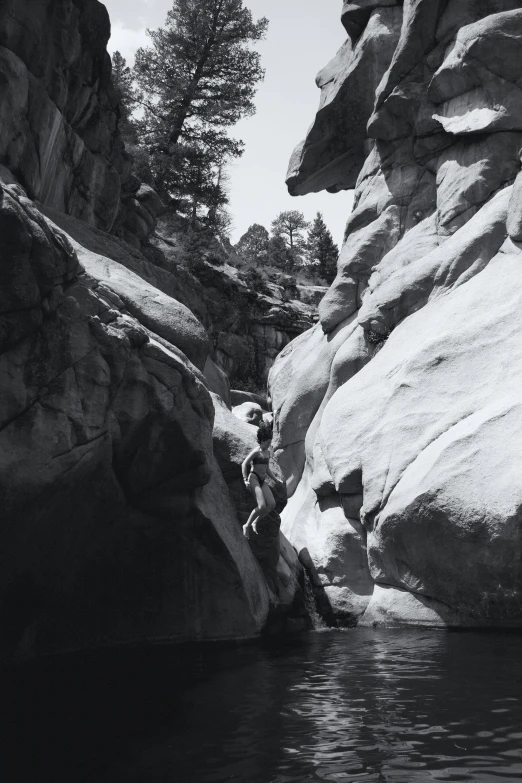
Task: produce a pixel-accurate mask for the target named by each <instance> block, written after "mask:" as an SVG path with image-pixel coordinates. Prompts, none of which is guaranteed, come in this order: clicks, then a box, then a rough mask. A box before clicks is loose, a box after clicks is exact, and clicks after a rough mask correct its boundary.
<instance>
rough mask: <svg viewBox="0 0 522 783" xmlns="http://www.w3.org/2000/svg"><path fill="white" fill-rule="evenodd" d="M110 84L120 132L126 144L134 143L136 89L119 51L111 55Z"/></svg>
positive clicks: (136, 139) (135, 136)
mask: <svg viewBox="0 0 522 783" xmlns="http://www.w3.org/2000/svg"><path fill="white" fill-rule="evenodd" d="M112 84H113V87H114V90H115V92H116V95H117V97H118V102H119V108H120V120H119V129H120V132H121V134H122V136H123V139H124V141H125V144H126V146H129V145H136V144H137V143H138V132H137V127H136V122H135V121H134V120H133V119H132V113H133V111H134V108H135V105H136V90H135V89H134V84H133V78H132V71H131V69H130V68H129V67H128V66H127V61H126V60H125V58H124V57H122V55H121V54H120V52H114V54H113V55H112Z"/></svg>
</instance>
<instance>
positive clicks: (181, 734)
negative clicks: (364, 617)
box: [2, 630, 522, 783]
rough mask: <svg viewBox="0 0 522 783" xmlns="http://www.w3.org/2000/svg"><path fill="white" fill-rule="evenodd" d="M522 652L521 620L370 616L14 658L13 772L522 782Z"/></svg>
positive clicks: (197, 781) (10, 686) (133, 780)
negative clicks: (32, 662) (251, 641)
mask: <svg viewBox="0 0 522 783" xmlns="http://www.w3.org/2000/svg"><path fill="white" fill-rule="evenodd" d="M521 651H522V636H520V635H516V634H509V633H474V632H473V633H445V632H409V631H400V632H398V631H374V630H368V631H365V630H354V631H346V632H323V633H313V634H309V635H306V636H304V637H300V638H296V639H293V640H292V641H287V642H285V643H284V644H283V643H281V642H272V643H271V644H270V645H263V646H261V645H256V646H254V645H252V646H248V645H247V646H242V647H241V646H240V647H232V648H231V647H221V646H210V647H205V648H199V649H189V650H185V651H183V652H181V653H180V652H179V651H178V652H173V651H172V650H171V649H168V648H163V649H161V650H155V651H154V650H149V651H148V652H145V651H142V652H139V653H138V652H133V653H125V654H124V653H118V654H114V655H113V656H112V659H111V660H107V658H106V657H105V658H103V659H101V658H100V659H98V660H96V659H90V660H83V661H79V660H76V661H68V662H65V661H61V662H60V663H56V662H54V663H46V664H43V665H40V667H39V669H38V670H36V669H32V668H31V669H22V670H19V671H18V672H16V673H15V674H13V672H9V673H8V682H7V683H6V682H5V681H4V683H3V688H2V692H3V699H2V701H3V705H2V712H3V713H4V715H5V714H6V710H7V711H9V712H10V714H11V716H12V718H11V723H10V727H9V729H8V731H7V734H4V740H5V747H4V750H3V751H2V759H3V761H2V765H4V764H5V769H6V770H7V769H8V765H10V764H14V765H15V766H14V767H11V769H13V768H15V769H16V770H17V772H16V776H13V773H11V774H10V775H7V776H6V774H5V772H4V773H3V774H2V779H3V780H4V781H5V780H15V779H17V780H18V779H19V780H34V781H43V780H53V781H58V780H67V781H70V783H73V782H74V783H75V782H76V781H89V783H91V782H92V783H221V781H240V782H242V783H243V782H245V783H296V782H298V781H299V782H300V783H301V782H302V783H308V782H309V781H310V783H311V781H335V782H336V783H339V782H341V781H365V783H369V782H370V781H371V782H372V783H373V782H374V781H375V783H389V782H390V781H394V783H395V782H397V783H410V781H412V782H414V783H417V782H419V783H420V782H422V783H423V782H424V781H437V780H444V781H448V780H451V781H461V780H462V781H464V780H467V781H477V782H480V783H488V782H489V781H500V780H506V779H511V780H516V781H522V666H521V664H522V656H521ZM6 697H7V700H6Z"/></svg>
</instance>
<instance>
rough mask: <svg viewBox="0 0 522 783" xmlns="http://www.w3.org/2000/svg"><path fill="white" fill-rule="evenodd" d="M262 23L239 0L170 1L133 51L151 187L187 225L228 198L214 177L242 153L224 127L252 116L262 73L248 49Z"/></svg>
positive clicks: (263, 26)
mask: <svg viewBox="0 0 522 783" xmlns="http://www.w3.org/2000/svg"><path fill="white" fill-rule="evenodd" d="M267 25H268V22H267V20H266V19H264V18H263V19H260V20H259V21H257V22H256V21H254V20H253V18H252V14H251V12H250V11H249V10H248V9H247V8H245V7H244V6H243V0H174V3H173V7H172V10H171V11H169V13H168V15H167V21H166V24H165V27H163V28H160V29H158V30H155V31H148V34H149V36H150V38H151V42H152V45H151V46H150V47H148V48H145V49H139V50H138V52H137V55H136V65H135V71H134V73H135V77H136V80H137V82H138V84H139V88H140V91H141V97H140V100H141V105H142V107H143V111H144V115H143V119H142V121H141V132H142V137H143V139H144V141H145V143H146V145H147V147H148V149H149V150H150V158H151V163H152V168H153V172H154V176H155V184H156V187H157V188H158V190H159V192H160V193H161V195H162V196H164V198H166V199H167V200H169V199H171V201H172V204H173V205H174V206H175V207H177V208H178V209H179V210H180V211H182V212H185V214H187V215H189V216H190V222H191V223H192V225H194V224H195V222H196V221H197V220H198V219H200V218H201V216H202V215H206V216H207V217H208V216H210V219H211V218H212V215H215V214H217V211H218V210H219V208H221V207H222V205H223V203H226V201H227V198H226V192H225V190H224V188H223V187H222V180H221V175H222V173H223V171H224V168H225V166H226V164H227V162H229V161H230V160H231V159H233V158H237V157H240V156H241V154H242V152H243V144H242V142H240V141H237V140H235V139H232V138H230V137H229V136H228V129H229V128H230V127H231V126H233V125H234V124H235V123H236V122H237V121H238V120H239V119H241V118H242V117H245V116H248V115H252V114H254V111H255V107H254V103H253V99H254V96H255V92H256V88H257V85H258V83H259V81H260V80H261V79H262V78H263V76H264V71H263V69H262V68H261V64H260V55H259V54H258V53H257V52H255V51H252V49H251V48H250V47H251V44H252V43H255V42H256V41H259V40H260V39H261V38H263V37H264V35H265V32H266V28H267Z"/></svg>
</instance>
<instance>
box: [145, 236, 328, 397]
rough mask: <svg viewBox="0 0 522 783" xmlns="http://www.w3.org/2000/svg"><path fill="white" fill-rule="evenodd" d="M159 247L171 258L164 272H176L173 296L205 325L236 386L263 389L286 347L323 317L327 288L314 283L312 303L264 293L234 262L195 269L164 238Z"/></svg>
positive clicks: (221, 364)
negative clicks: (254, 287) (321, 307)
mask: <svg viewBox="0 0 522 783" xmlns="http://www.w3.org/2000/svg"><path fill="white" fill-rule="evenodd" d="M158 247H159V248H160V249H161V251H163V253H164V257H165V260H164V261H162V262H161V264H162V267H163V269H164V270H165V271H164V272H163V271H162V272H160V274H162V275H166V276H170V280H171V286H170V287H171V292H172V295H173V296H175V297H176V298H177V299H179V301H181V302H183V303H184V304H185V305H186V306H187V307H188V308H190V310H192V312H193V313H194V314H195V315H196V316H197V318H198V319H199V320H200V321H201V323H202V324H204V326H205V328H206V329H207V331H208V333H209V335H210V338H211V341H212V346H213V349H214V360H215V362H216V363H217V364H218V365H219V367H220V368H221V370H222V371H223V372H224V373H225V374H226V375H227V376H228V378H229V379H230V383H231V384H232V386H233V387H234V386H239V385H240V386H241V387H242V388H246V389H257V390H258V391H263V390H264V389H265V388H266V382H267V380H268V375H269V372H270V370H271V368H272V366H273V364H274V361H275V359H276V357H277V356H278V355H279V353H280V352H281V350H282V349H283V348H284V347H285V346H286V345H288V343H290V342H291V341H292V340H293V339H294V338H295V337H296V336H297V335H299V334H302V332H304V331H306V330H307V329H309V328H310V327H311V326H312V324H313V323H314V319H316V318H317V304H318V300H319V301H320V295H321V294H324V289H323V288H322V287H320V286H317V287H315V288H312V287H311V286H310V288H311V289H312V296H311V298H312V301H310V302H307V301H297V300H293V301H290V302H283V301H281V299H280V298H279V299H277V298H276V297H275V296H274V295H273V293H272V292H270V291H269V292H268V293H267V294H264V293H263V294H261V293H259V292H258V291H255V290H252V289H251V288H248V287H247V285H246V284H245V283H244V282H242V281H241V280H240V279H239V278H238V277H237V271H236V269H235V268H234V267H232V266H230V265H228V264H225V265H222V266H216V265H215V264H212V263H209V262H206V261H203V260H201V261H199V262H198V264H197V266H196V268H192V269H190V268H187V266H186V265H184V264H183V263H179V261H178V259H177V254H176V252H175V251H174V252H173V251H172V249H171V248H170V247H169V245H168V243H166V242H164V241H161V240H160V241H159V242H158ZM273 288H277V287H276V286H273ZM302 290H307V287H305V286H303V287H302ZM305 298H306V297H303V299H305Z"/></svg>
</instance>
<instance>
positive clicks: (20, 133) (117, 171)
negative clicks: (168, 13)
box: [0, 0, 162, 248]
mask: <svg viewBox="0 0 522 783" xmlns="http://www.w3.org/2000/svg"><path fill="white" fill-rule="evenodd" d="M109 36H110V21H109V16H108V13H107V10H106V8H105V6H104V5H102V4H101V3H99V2H97V0H26V1H25V2H21V1H20V0H5V1H4V2H2V5H1V7H0V71H1V73H2V82H1V84H0V165H3V166H5V167H6V168H7V169H9V171H10V172H11V174H12V175H13V176H14V177H15V178H16V180H17V182H19V183H20V184H21V185H22V186H23V187H24V188H25V190H26V192H27V193H28V195H29V196H30V198H32V199H36V200H38V201H40V202H42V203H43V204H45V205H46V206H49V207H52V208H54V209H57V210H59V211H61V212H66V213H67V214H70V215H73V216H74V217H78V218H81V219H82V220H84V221H86V222H87V223H89V224H90V225H92V226H95V227H97V228H100V229H102V230H103V231H111V232H113V233H115V234H117V235H118V236H121V237H122V238H124V239H125V240H126V241H127V242H130V243H131V244H132V245H134V246H135V247H137V248H140V247H141V244H142V243H144V242H146V240H147V238H148V236H149V235H150V234H151V232H152V230H153V229H154V226H155V224H156V218H157V216H158V214H160V212H161V209H162V205H161V202H160V201H159V199H158V197H157V196H156V195H155V194H154V193H153V191H152V190H151V188H149V187H148V186H144V185H141V184H140V182H138V181H137V180H136V178H135V177H133V176H132V175H131V162H130V158H129V156H128V154H127V153H126V152H125V149H124V144H123V140H122V138H121V135H120V133H119V131H118V119H119V109H118V104H117V98H116V95H115V92H114V90H113V87H112V84H111V61H110V57H109V55H108V53H107V51H106V47H107V42H108V40H109Z"/></svg>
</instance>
